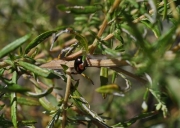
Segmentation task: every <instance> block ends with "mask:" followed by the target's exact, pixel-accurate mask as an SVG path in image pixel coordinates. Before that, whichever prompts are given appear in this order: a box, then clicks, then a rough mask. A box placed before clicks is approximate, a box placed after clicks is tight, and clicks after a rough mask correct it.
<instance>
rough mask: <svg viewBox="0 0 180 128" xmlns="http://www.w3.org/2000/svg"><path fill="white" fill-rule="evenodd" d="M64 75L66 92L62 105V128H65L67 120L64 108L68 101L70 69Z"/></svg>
mask: <svg viewBox="0 0 180 128" xmlns="http://www.w3.org/2000/svg"><path fill="white" fill-rule="evenodd" d="M66 74H67V83H66V92H65V96H64V104H63V115H62V128H65V126H66V118H67V114H66V108H67V102H68V99H69V95H70V88H71V75H70V74H71V69H70V68H68V69H67V70H66Z"/></svg>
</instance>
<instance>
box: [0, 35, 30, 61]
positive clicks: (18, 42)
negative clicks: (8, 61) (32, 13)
mask: <svg viewBox="0 0 180 128" xmlns="http://www.w3.org/2000/svg"><path fill="white" fill-rule="evenodd" d="M30 36H31V34H27V35H25V36H23V37H21V38H19V39H17V40H15V41H14V42H12V43H10V44H8V45H7V46H5V47H4V48H3V49H1V50H0V58H2V57H4V56H6V55H7V54H9V53H11V52H12V51H14V50H16V49H17V48H18V47H20V46H21V45H22V44H23V43H25V42H26V41H27V40H28V39H29V38H30Z"/></svg>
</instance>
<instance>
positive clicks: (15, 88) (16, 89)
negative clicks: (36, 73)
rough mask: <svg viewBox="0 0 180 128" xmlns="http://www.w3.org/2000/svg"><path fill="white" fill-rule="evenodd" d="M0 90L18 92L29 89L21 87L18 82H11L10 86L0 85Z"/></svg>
mask: <svg viewBox="0 0 180 128" xmlns="http://www.w3.org/2000/svg"><path fill="white" fill-rule="evenodd" d="M0 90H1V91H4V92H19V93H25V92H27V91H30V90H29V89H28V88H25V87H22V86H20V85H18V84H12V85H10V86H7V87H6V88H4V87H2V86H0Z"/></svg>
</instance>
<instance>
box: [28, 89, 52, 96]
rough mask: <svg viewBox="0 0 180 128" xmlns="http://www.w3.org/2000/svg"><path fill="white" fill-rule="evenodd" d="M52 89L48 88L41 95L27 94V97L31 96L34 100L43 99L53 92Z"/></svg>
mask: <svg viewBox="0 0 180 128" xmlns="http://www.w3.org/2000/svg"><path fill="white" fill-rule="evenodd" d="M53 89H54V88H53V87H50V88H48V89H46V90H45V91H44V92H41V93H32V92H28V93H27V95H28V96H31V97H35V98H41V97H44V96H47V95H48V94H50V93H51V92H52V91H53Z"/></svg>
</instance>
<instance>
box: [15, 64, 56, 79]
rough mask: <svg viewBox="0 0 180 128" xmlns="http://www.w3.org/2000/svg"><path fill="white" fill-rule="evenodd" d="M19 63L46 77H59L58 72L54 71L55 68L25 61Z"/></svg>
mask: <svg viewBox="0 0 180 128" xmlns="http://www.w3.org/2000/svg"><path fill="white" fill-rule="evenodd" d="M18 64H19V65H20V66H22V67H23V68H25V69H27V70H29V71H31V72H32V73H34V74H36V75H38V76H42V77H45V78H58V77H59V76H58V74H57V73H56V72H54V70H50V69H45V68H40V67H38V66H36V65H33V64H30V63H27V62H23V61H19V62H18Z"/></svg>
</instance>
